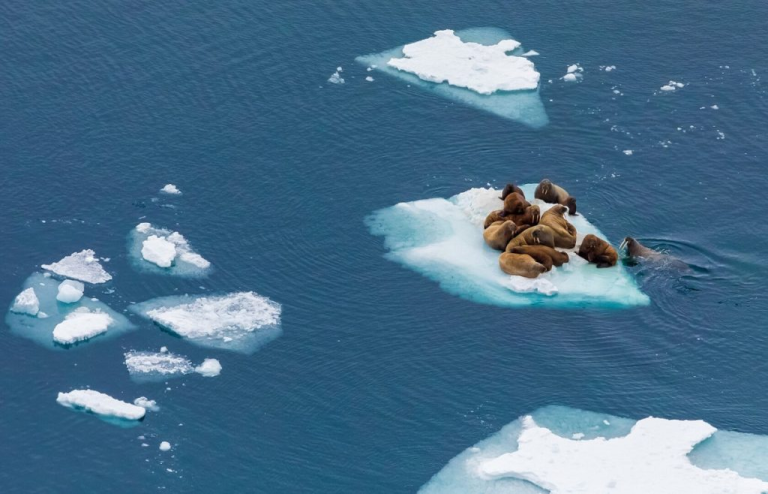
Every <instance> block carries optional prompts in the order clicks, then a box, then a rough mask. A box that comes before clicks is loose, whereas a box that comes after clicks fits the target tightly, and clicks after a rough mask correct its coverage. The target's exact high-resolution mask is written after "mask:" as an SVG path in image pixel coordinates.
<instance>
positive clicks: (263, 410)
mask: <svg viewBox="0 0 768 494" xmlns="http://www.w3.org/2000/svg"><path fill="white" fill-rule="evenodd" d="M766 18H768V6H766V4H765V3H764V2H759V1H747V2H738V3H732V2H731V3H727V2H701V1H688V0H683V1H681V0H677V1H651V2H644V3H634V4H632V5H629V4H626V5H621V4H613V3H612V4H607V3H599V2H577V3H565V4H564V3H562V2H550V3H549V4H543V3H541V2H520V1H516V2H488V3H484V4H478V3H477V2H470V1H457V2H450V4H447V3H445V2H434V1H423V0H409V1H407V2H404V1H397V2H394V3H393V2H362V3H361V2H334V3H328V2H324V3H310V2H298V1H289V2H278V3H263V2H250V1H248V2H246V1H235V0H224V1H219V2H209V3H201V2H178V1H165V2H117V1H97V0H81V1H77V2H52V1H47V0H41V1H36V2H26V1H19V0H11V1H6V2H3V3H2V4H1V5H0V20H1V21H2V29H0V40H1V41H2V50H0V115H2V117H0V135H2V140H0V188H1V190H2V194H0V209H1V210H2V211H3V214H2V215H0V238H1V239H2V254H3V260H2V263H0V279H2V280H3V283H2V285H0V302H2V303H3V304H10V303H11V301H12V300H13V297H14V296H15V295H16V294H17V293H18V292H19V290H20V288H21V285H22V283H23V282H24V280H25V279H26V278H27V276H29V274H31V273H32V272H33V271H34V270H35V269H36V268H37V266H38V265H39V264H41V263H47V262H51V261H55V260H58V259H60V258H61V257H63V256H64V255H66V254H69V253H71V252H74V251H79V250H81V249H84V248H92V249H95V250H96V252H97V253H98V254H99V255H101V256H106V257H110V258H111V261H110V262H109V263H107V264H106V267H107V269H108V270H109V271H110V272H111V273H112V274H113V276H114V280H113V282H112V283H111V284H110V287H111V288H114V290H115V292H114V293H113V294H107V293H103V289H101V288H99V289H98V290H97V291H96V292H94V293H96V294H97V295H98V296H99V298H100V299H101V300H103V301H104V302H106V303H108V304H110V305H111V306H112V307H113V308H115V309H116V310H119V311H122V310H124V309H125V308H126V307H127V306H128V304H129V303H130V302H138V301H142V300H146V299H149V298H152V297H157V296H165V295H175V294H180V293H201V292H204V291H205V292H212V291H215V292H226V291H234V290H254V291H256V292H258V293H260V294H262V295H265V296H268V297H270V298H271V299H273V300H275V301H278V302H280V303H282V304H283V330H284V334H283V336H282V337H281V338H279V339H278V340H276V341H275V342H273V343H270V344H269V345H268V346H266V347H265V348H263V349H262V350H260V351H259V352H257V353H256V354H254V355H252V356H246V355H241V354H237V353H228V352H224V351H212V350H206V349H202V348H198V347H194V346H192V345H189V344H187V343H185V342H183V341H180V340H178V339H176V338H174V337H172V336H170V335H169V334H167V333H163V332H160V331H159V330H158V329H157V328H156V327H153V326H151V325H149V324H147V323H146V322H143V321H142V320H140V319H138V318H136V317H135V316H131V318H132V319H133V320H134V322H135V323H136V324H139V325H140V328H139V330H137V331H134V332H132V333H130V334H127V335H125V336H123V337H121V338H118V339H112V340H108V341H103V342H94V343H93V344H90V345H86V346H82V347H79V348H76V349H73V350H70V351H55V352H54V351H51V350H49V349H46V348H43V347H42V346H39V345H36V344H35V343H33V342H32V341H30V340H27V339H24V338H19V337H17V336H14V335H13V334H12V333H11V332H10V331H8V330H7V328H4V330H3V331H0V346H1V347H2V349H3V351H2V355H3V358H2V364H1V366H0V369H2V373H1V374H0V411H1V412H2V420H0V438H2V441H0V443H1V445H0V464H2V468H0V491H2V492H3V493H29V492H152V491H156V490H158V489H165V490H168V491H173V492H222V493H223V492H260V493H279V492H312V493H329V492H334V493H360V492H370V493H373V492H376V493H378V492H381V493H393V492H398V493H399V492H402V493H407V492H415V491H416V490H417V489H418V488H419V486H421V485H422V484H424V483H425V482H427V481H428V480H429V478H430V477H431V476H432V475H433V474H434V473H436V472H437V471H438V470H439V469H440V468H442V466H443V465H444V464H445V463H446V462H447V461H448V460H449V459H450V458H452V457H453V456H455V455H456V454H457V453H458V452H459V451H461V450H462V449H464V448H465V447H467V446H469V445H471V444H474V443H476V442H477V441H479V440H481V439H483V438H485V437H487V436H488V435H490V434H491V433H492V432H494V431H496V430H498V429H499V428H500V427H501V426H502V425H504V424H506V423H508V422H510V421H512V420H514V419H515V418H516V417H517V416H519V415H521V414H524V413H527V412H530V411H532V410H534V409H536V408H539V407H541V406H544V405H550V404H559V405H565V406H570V407H576V408H582V409H587V410H594V411H599V412H603V413H611V414H614V415H618V416H624V417H630V418H640V417H644V416H647V415H649V414H652V415H657V416H663V417H670V418H685V419H691V418H700V419H704V420H707V421H708V422H710V423H712V424H713V425H715V426H716V427H718V428H723V429H731V430H738V431H745V432H752V433H756V434H768V416H766V414H765V410H766V409H767V408H768V392H767V391H768V384H766V383H768V366H767V365H766V361H765V354H766V350H767V349H768V335H767V334H766V327H765V322H766V315H767V310H768V299H767V298H766V297H765V295H764V291H765V288H766V283H765V281H764V280H765V279H766V275H768V269H766V266H765V262H764V260H765V259H766V256H768V246H767V244H766V242H765V238H766V236H767V235H768V225H767V223H766V221H765V213H766V211H768V196H766V194H765V191H766V185H767V184H768V180H766V178H765V164H766V162H768V138H767V137H766V114H768V100H766V89H765V82H764V78H765V76H766V74H768V62H766V60H765V56H764V55H765V53H764V52H765V50H764V47H765V46H766V44H767V43H768V34H766V32H765V29H764V27H765V26H764V24H765V19H766ZM472 26H495V27H500V28H503V29H506V30H508V31H510V32H511V33H512V34H513V35H514V36H515V37H516V38H517V39H519V40H521V41H522V42H523V44H524V45H525V46H526V48H533V49H536V50H537V51H539V52H541V54H542V55H541V56H540V57H537V58H536V59H535V63H536V66H537V69H538V70H539V71H540V72H541V74H542V80H543V81H544V84H543V86H542V90H541V95H542V99H543V100H544V102H545V106H546V109H547V113H548V116H549V119H550V124H549V125H548V126H546V127H544V128H543V129H540V130H532V129H529V128H526V127H525V126H523V125H520V124H517V123H514V122H510V121H507V120H503V119H500V118H498V117H494V116H493V115H490V114H488V113H484V112H481V111H478V110H475V109H472V108H470V107H465V106H462V105H460V104H458V103H453V102H449V101H448V100H444V99H440V98H439V97H438V96H436V95H435V94H431V93H429V92H425V91H421V90H419V89H417V88H413V87H411V88H409V87H407V86H406V85H405V84H403V83H401V82H400V81H397V80H395V79H391V78H387V77H386V76H384V75H378V76H377V77H376V80H375V81H374V83H367V82H365V81H364V78H365V76H366V75H367V73H366V72H365V69H364V67H361V66H358V65H356V64H355V63H354V62H353V60H354V58H355V57H356V56H358V55H361V54H366V53H371V52H378V51H382V50H384V49H388V48H391V47H394V46H398V45H401V44H403V43H405V42H409V41H414V40H417V39H422V38H424V37H426V36H428V35H429V34H430V33H431V32H432V31H434V30H436V29H443V28H453V29H461V28H465V27H472ZM576 62H578V63H580V64H581V65H582V66H583V67H584V68H585V78H584V80H583V82H582V83H580V84H564V83H562V82H559V81H558V78H559V77H560V76H562V75H563V74H564V73H565V68H566V66H567V65H569V64H571V63H576ZM338 65H342V66H343V67H344V68H345V71H344V76H345V79H346V81H347V82H346V84H344V85H340V86H333V85H331V84H328V83H326V79H327V78H328V76H330V74H331V73H333V71H334V70H335V68H336V66H338ZM600 65H616V66H617V70H616V71H614V72H611V73H610V74H608V73H605V72H600V71H599V70H598V67H599V66H600ZM726 66H727V68H726ZM548 79H553V83H552V84H548V83H546V81H547V80H548ZM670 79H671V80H675V81H681V82H684V83H686V84H687V85H686V87H685V88H683V89H682V90H680V91H678V92H675V93H674V94H664V95H654V93H655V92H657V91H658V88H659V87H660V86H662V85H663V84H666V83H667V82H668V81H669V80H670ZM614 88H618V89H619V90H620V91H621V92H622V93H623V96H618V95H615V94H614V93H613V92H612V90H613V89H614ZM715 104H716V105H718V107H719V110H712V109H710V108H709V107H710V106H711V105H715ZM701 107H705V109H700V108H701ZM691 126H693V128H691ZM678 127H680V128H681V129H684V130H686V132H682V130H677V128H678ZM718 131H719V132H722V134H723V135H724V136H725V138H724V139H718V137H719V135H720V134H718ZM667 141H670V142H669V143H667ZM662 142H663V143H664V144H663V145H662V144H661V143H662ZM625 149H632V150H633V151H634V154H633V155H632V156H626V155H624V154H623V153H622V152H621V151H622V150H625ZM545 175H546V176H549V177H550V178H553V179H554V180H556V181H558V182H560V183H562V184H563V185H565V186H566V187H567V188H568V190H569V191H570V192H571V193H572V194H574V195H576V196H577V197H578V198H579V207H580V209H581V210H582V211H583V212H584V213H585V214H586V215H587V216H588V217H589V218H590V220H591V221H592V222H593V223H595V224H596V225H597V226H598V227H599V228H600V229H601V230H602V231H603V232H604V233H605V234H606V235H607V236H608V237H609V238H610V239H611V240H612V241H614V242H615V243H618V242H619V241H620V240H621V238H623V237H624V236H625V235H630V234H631V235H634V236H636V237H638V238H639V239H641V240H643V241H644V242H645V243H647V244H648V245H651V246H654V247H660V248H664V249H667V250H668V251H670V252H671V253H673V254H675V255H677V256H679V257H681V258H683V259H684V260H686V261H687V262H688V263H690V264H692V265H693V266H694V269H693V270H692V272H690V273H682V274H681V273H678V272H675V271H671V270H664V269H656V268H652V267H648V266H638V267H633V268H632V269H633V272H634V273H635V275H636V276H637V277H638V279H639V283H640V284H641V286H642V288H643V290H644V291H645V292H646V293H648V294H649V295H650V297H651V299H652V303H651V305H650V306H648V307H644V308H637V309H631V310H622V311H618V310H598V309H590V310H556V311H548V310H541V309H538V310H535V309H526V310H510V309H501V308H496V307H492V306H486V305H480V304H475V303H472V302H469V301H466V300H463V299H461V298H458V297H455V296H452V295H449V294H447V293H445V292H443V291H441V289H440V288H439V287H438V285H437V284H435V283H433V282H431V281H429V280H428V279H426V278H424V277H422V276H420V275H418V274H417V273H414V272H412V271H410V270H407V269H404V268H403V267H401V266H400V265H398V264H395V263H392V262H389V261H387V260H386V259H384V257H383V254H384V253H385V250H384V247H383V245H382V241H381V239H380V238H377V237H373V236H371V235H370V234H369V232H368V230H367V229H366V226H365V224H364V218H365V217H366V216H367V215H368V214H369V213H370V212H372V211H374V210H377V209H380V208H383V207H387V206H390V205H392V204H395V203H397V202H400V201H410V200H415V199H421V198H427V197H434V196H443V197H448V196H451V195H454V194H456V193H458V192H461V191H463V190H466V189H467V188H469V187H471V186H480V185H484V184H485V183H486V182H491V183H495V184H498V183H502V184H503V183H504V182H506V181H508V180H514V181H518V182H523V183H526V182H534V181H538V180H540V179H541V178H542V177H543V176H545ZM168 182H172V183H175V184H177V185H178V186H179V188H180V189H181V190H182V191H183V192H184V195H183V196H181V197H180V198H178V199H167V198H161V199H159V200H158V201H153V200H152V198H153V197H155V198H157V197H159V195H158V194H157V190H158V189H159V188H160V187H162V185H164V184H165V183H168ZM171 206H172V207H171ZM140 219H143V220H142V221H144V220H146V221H151V222H153V223H155V224H158V225H161V226H165V227H169V228H175V229H178V230H179V231H181V232H182V233H183V234H185V235H186V236H187V237H188V238H189V239H190V240H191V241H192V242H193V243H194V246H195V248H196V249H197V250H198V251H199V252H201V253H202V254H203V255H204V256H205V257H206V258H208V259H210V260H211V261H212V262H213V263H214V265H215V267H216V270H215V272H214V274H213V275H212V276H211V277H210V278H208V279H205V280H202V281H200V280H184V279H177V278H168V277H159V276H152V275H147V274H141V273H139V272H137V271H135V270H134V269H133V268H132V267H131V265H130V261H129V259H128V257H127V248H126V235H127V234H128V232H129V231H130V229H131V228H132V227H134V226H135V225H136V223H138V222H139V221H140ZM201 287H202V288H201ZM162 345H168V346H169V347H170V348H171V350H174V351H178V352H180V353H183V354H185V355H188V356H189V357H190V358H192V359H193V361H200V360H202V358H204V357H216V358H218V359H219V360H220V361H221V362H222V365H223V367H224V370H223V372H222V374H221V376H219V377H218V378H215V379H204V378H200V377H198V376H194V377H188V378H182V379H179V380H174V381H169V383H168V385H166V384H164V383H155V384H136V383H134V382H132V381H131V380H130V379H129V378H128V374H127V372H126V370H125V368H124V365H123V356H122V354H123V352H124V351H127V350H130V349H138V350H146V349H157V348H159V347H160V346H162ZM84 386H91V387H93V388H94V389H99V390H101V391H104V392H108V393H110V394H112V395H114V396H117V397H121V398H124V399H129V398H130V399H132V398H133V397H136V396H140V395H145V396H148V397H150V398H153V399H156V400H158V403H159V405H160V406H161V407H162V410H161V411H160V412H158V413H154V414H149V415H148V417H147V419H146V420H145V421H144V422H143V423H142V424H141V425H139V426H137V427H135V428H133V429H121V428H117V427H114V426H112V425H110V424H107V423H104V422H102V421H99V420H97V419H95V418H94V417H92V416H88V415H85V414H78V413H73V412H71V411H69V410H67V409H65V408H63V407H61V406H59V405H57V404H56V401H55V398H56V393H57V392H59V391H67V390H69V389H71V388H73V387H84ZM167 388H170V389H167ZM182 424H183V425H182ZM139 435H145V437H146V438H148V441H147V442H149V443H150V447H149V448H142V447H141V443H142V441H141V440H138V439H137V437H138V436H139ZM161 440H167V441H170V442H172V443H173V444H174V449H173V450H172V451H171V452H169V453H161V452H160V451H159V450H158V449H157V444H158V443H159V441H161ZM167 469H170V470H172V472H169V471H168V470H167Z"/></svg>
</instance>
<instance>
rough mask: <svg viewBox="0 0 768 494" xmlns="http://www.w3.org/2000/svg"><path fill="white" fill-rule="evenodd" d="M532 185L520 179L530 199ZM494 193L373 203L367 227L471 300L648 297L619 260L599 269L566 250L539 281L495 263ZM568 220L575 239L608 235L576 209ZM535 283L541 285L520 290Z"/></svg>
mask: <svg viewBox="0 0 768 494" xmlns="http://www.w3.org/2000/svg"><path fill="white" fill-rule="evenodd" d="M535 188H536V185H535V184H528V185H524V186H522V189H523V191H524V192H525V194H526V197H528V198H529V200H530V199H531V198H533V193H534V190H535ZM499 195H500V191H499V190H494V189H491V188H487V189H485V188H476V189H470V190H468V191H466V192H463V193H461V194H458V195H456V196H453V197H451V198H449V199H442V198H435V199H424V200H419V201H413V202H406V203H400V204H397V205H395V206H392V207H389V208H386V209H382V210H379V211H376V212H375V213H373V214H372V215H370V216H369V217H368V218H367V219H366V223H367V225H368V227H369V229H370V231H371V233H373V234H374V235H378V236H382V237H384V245H385V247H386V249H387V250H388V251H389V252H388V253H387V254H386V257H387V259H390V260H392V261H395V262H398V263H400V264H403V265H404V266H406V267H408V268H410V269H412V270H414V271H416V272H418V273H421V274H423V275H424V276H426V277H428V278H430V279H432V280H434V281H436V282H438V283H439V284H440V286H441V288H443V289H444V290H445V291H447V292H449V293H452V294H454V295H458V296H460V297H462V298H466V299H468V300H472V301H475V302H481V303H487V304H493V305H499V306H503V307H517V306H538V307H583V306H608V307H629V306H635V305H646V304H648V303H649V299H648V297H647V296H646V295H645V294H643V293H642V292H641V291H640V290H639V288H638V287H637V284H636V283H635V281H634V279H633V278H632V277H631V276H630V274H629V273H628V272H627V271H626V270H625V269H624V267H623V266H622V265H617V266H615V267H612V268H609V269H598V268H597V267H596V266H595V265H593V264H588V263H586V261H584V260H583V259H582V258H580V257H578V256H577V255H576V254H575V253H573V252H570V253H569V257H570V262H568V263H566V264H564V265H563V266H562V267H560V268H553V269H552V271H550V272H548V273H545V274H543V275H541V276H540V277H539V278H537V280H546V281H548V282H549V283H547V284H544V283H543V282H536V283H537V284H538V285H539V286H534V285H535V284H536V283H531V282H526V281H521V280H514V279H513V278H511V277H510V276H507V275H505V274H504V273H503V272H502V271H501V270H500V269H499V265H498V258H499V252H498V251H495V250H492V249H491V248H490V247H488V246H487V245H486V244H485V242H484V241H483V236H482V231H483V221H484V219H485V217H486V215H487V214H488V213H489V212H491V211H492V210H495V209H501V207H502V201H501V200H500V199H499ZM531 203H532V204H538V205H539V207H540V208H541V212H542V213H544V212H545V211H546V210H547V209H549V207H551V206H552V205H551V204H546V203H544V202H542V201H539V200H531ZM568 221H570V222H571V223H572V224H573V225H574V226H575V227H576V229H577V231H578V244H580V243H581V239H582V238H583V237H584V236H585V235H587V234H589V233H592V234H594V235H597V236H598V237H601V238H605V236H604V235H603V234H602V233H601V232H600V231H599V230H598V229H597V228H596V227H595V226H594V225H592V224H591V223H589V221H587V219H586V217H585V216H584V215H583V214H581V213H580V214H579V215H578V216H569V217H568ZM578 244H577V245H578ZM533 281H534V282H535V280H533ZM552 286H554V289H556V290H557V292H556V293H555V292H554V290H553V288H552ZM532 290H536V291H538V292H539V293H525V292H530V291H532ZM521 292H522V293H521ZM541 292H544V293H541Z"/></svg>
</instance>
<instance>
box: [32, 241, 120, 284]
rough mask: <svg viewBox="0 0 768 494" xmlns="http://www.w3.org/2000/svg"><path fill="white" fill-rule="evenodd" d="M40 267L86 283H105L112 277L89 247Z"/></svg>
mask: <svg viewBox="0 0 768 494" xmlns="http://www.w3.org/2000/svg"><path fill="white" fill-rule="evenodd" d="M42 268H43V269H46V270H48V271H52V272H54V273H56V274H58V275H59V276H63V277H65V278H72V279H75V280H80V281H85V282H86V283H94V284H96V283H106V282H107V281H109V280H111V279H112V275H110V274H109V273H107V272H106V271H105V270H104V268H103V267H101V264H100V263H99V260H98V259H97V258H96V253H95V252H94V251H92V250H90V249H86V250H83V251H80V252H75V253H74V254H70V255H68V256H67V257H65V258H64V259H62V260H61V261H59V262H54V263H52V264H43V265H42Z"/></svg>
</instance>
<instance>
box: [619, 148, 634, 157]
mask: <svg viewBox="0 0 768 494" xmlns="http://www.w3.org/2000/svg"><path fill="white" fill-rule="evenodd" d="M622 153H624V154H626V155H627V156H632V155H633V154H635V152H634V151H632V150H631V149H625V150H624V151H622Z"/></svg>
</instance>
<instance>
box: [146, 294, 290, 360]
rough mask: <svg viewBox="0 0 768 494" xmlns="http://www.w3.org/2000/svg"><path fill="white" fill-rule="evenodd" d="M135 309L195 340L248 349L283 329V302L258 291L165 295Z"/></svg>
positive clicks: (228, 347)
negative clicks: (179, 295) (281, 318)
mask: <svg viewBox="0 0 768 494" xmlns="http://www.w3.org/2000/svg"><path fill="white" fill-rule="evenodd" d="M131 310H132V311H134V312H137V313H139V314H140V315H142V316H144V317H147V318H149V319H151V320H152V321H154V322H155V323H157V324H159V325H160V326H162V327H163V328H166V329H167V330H169V331H172V332H173V333H175V334H177V335H179V336H181V337H183V338H186V339H188V340H190V341H191V342H193V343H197V344H200V345H203V346H210V347H215V348H223V349H228V350H236V351H243V352H246V353H250V352H252V351H255V350H256V349H257V348H258V347H260V346H261V345H262V344H264V343H266V342H267V341H270V340H272V339H274V338H276V337H277V336H279V334H280V331H281V330H280V313H281V307H280V304H278V303H275V302H273V301H271V300H270V299H268V298H267V297H262V296H260V295H258V294H256V293H254V292H236V293H230V294H227V295H220V296H201V295H197V296H183V297H161V298H158V299H154V300H150V301H147V302H144V303H141V304H135V305H133V306H131Z"/></svg>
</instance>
